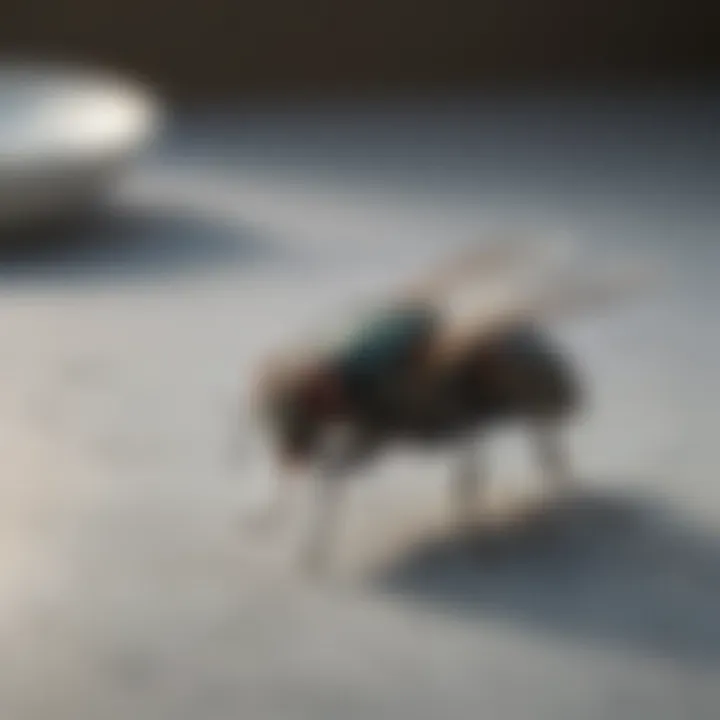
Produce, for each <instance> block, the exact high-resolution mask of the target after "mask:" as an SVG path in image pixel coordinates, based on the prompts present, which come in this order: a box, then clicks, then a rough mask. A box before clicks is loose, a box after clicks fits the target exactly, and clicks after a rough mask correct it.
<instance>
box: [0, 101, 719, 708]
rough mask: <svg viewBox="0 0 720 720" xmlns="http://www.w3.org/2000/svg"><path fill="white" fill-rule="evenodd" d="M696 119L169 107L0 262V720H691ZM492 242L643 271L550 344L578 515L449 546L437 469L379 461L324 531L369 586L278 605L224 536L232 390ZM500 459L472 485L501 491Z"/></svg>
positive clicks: (706, 358)
mask: <svg viewBox="0 0 720 720" xmlns="http://www.w3.org/2000/svg"><path fill="white" fill-rule="evenodd" d="M719 116H720V106H719V105H718V104H717V103H716V102H715V101H713V100H710V99H708V98H707V97H698V96H695V97H677V98H674V99H659V98H655V99H652V100H646V101H641V100H637V101H633V102H630V101H624V102H617V101H610V100H599V99H598V100H594V101H585V102H582V103H580V102H571V101H568V100H557V101H540V100H524V101H519V100H510V99H507V100H505V101H503V102H495V103H483V102H481V101H473V102H465V103H458V104H457V105H449V106H448V107H446V108H438V107H435V108H432V107H429V106H428V107H422V106H417V107H409V106H406V107H402V108H401V107H395V108H384V109H382V108H376V109H367V108H365V109H363V108H352V107H347V106H346V107H344V108H324V109H322V108H316V109H314V110H309V109H305V110H298V111H296V112H294V113H293V112H289V111H275V112H270V111H266V112H260V111H248V112H246V113H244V114H242V115H237V116H233V115H232V114H227V113H220V112H217V113H188V114H187V115H186V116H184V117H181V118H179V119H178V121H177V123H176V126H175V128H174V130H173V132H172V133H171V135H170V136H169V137H168V139H167V142H166V143H165V144H164V146H163V147H161V148H160V149H159V150H158V152H157V153H156V155H155V156H154V157H153V158H150V159H148V161H147V162H146V163H145V165H144V167H142V168H141V169H140V170H139V171H138V172H137V174H136V176H135V177H134V178H133V179H132V180H131V181H130V182H129V183H128V186H127V187H126V188H125V189H124V191H123V194H122V197H121V198H119V200H118V209H117V210H116V211H115V212H114V214H113V216H112V217H110V218H108V219H104V220H102V221H100V220H99V221H97V223H95V224H92V225H89V226H87V227H86V228H84V229H83V230H82V231H80V232H74V233H71V236H70V237H63V238H61V240H62V241H61V242H58V243H56V244H54V245H52V246H49V247H48V246H44V247H43V248H42V249H40V248H35V249H34V250H33V251H27V250H25V251H23V250H22V249H21V248H15V249H12V250H8V251H6V252H5V253H4V256H3V258H2V264H0V277H1V278H2V285H0V288H1V289H2V294H1V295H0V333H1V335H2V343H0V370H1V371H2V372H1V373H0V378H2V394H3V400H4V405H3V413H2V417H3V428H4V429H3V432H2V436H3V442H4V452H3V457H4V462H5V469H4V472H3V480H2V483H0V492H1V493H2V502H0V508H1V510H0V512H1V513H2V522H1V523H0V528H1V530H2V533H3V539H4V542H3V543H2V548H3V549H2V554H1V555H0V562H1V567H2V572H1V573H0V576H1V577H2V584H1V588H2V596H0V609H1V611H2V614H1V615H0V633H1V635H0V637H1V639H2V642H1V643H0V657H1V658H2V668H3V672H2V673H0V711H1V714H2V716H3V717H6V718H9V719H12V720H16V719H17V720H20V719H21V718H22V719H25V718H27V719H28V720H45V718H47V719H48V720H49V719H50V718H52V720H61V719H62V718H68V720H70V719H72V720H81V719H83V718H87V719H88V720H90V719H95V718H103V720H109V719H111V718H118V719H120V718H122V719H123V720H125V719H126V718H128V717H135V718H138V719H142V718H153V720H156V719H158V718H168V719H170V718H172V719H173V720H180V719H181V718H188V720H189V719H195V718H200V717H204V718H207V719H208V720H213V719H215V718H217V719H223V720H224V719H225V718H237V717H248V718H253V719H257V720H262V719H264V718H267V719H268V720H270V719H272V720H276V719H280V718H290V717H292V718H309V719H312V720H322V719H324V718H327V719H328V720H331V719H333V720H334V719H335V718H367V717H370V716H372V717H374V718H437V717H440V716H445V717H448V718H466V717H468V716H469V715H470V714H473V715H474V714H478V713H481V714H484V715H488V716H490V717H508V718H514V719H517V720H523V719H526V718H527V719H528V720H530V719H531V718H532V719H533V720H538V719H547V720H564V719H567V720H577V719H578V718H597V719H598V720H600V719H601V718H609V717H633V718H635V719H636V720H641V719H643V718H648V719H649V718H653V720H657V718H668V719H669V718H677V717H681V716H682V715H686V716H688V717H693V718H696V719H698V720H699V719H700V718H708V719H709V718H716V717H717V712H718V711H717V708H718V706H719V705H720V689H718V683H717V680H718V678H719V677H720V618H719V616H718V614H717V608H718V607H720V570H718V568H719V567H720V511H718V510H717V508H718V507H720V503H719V502H718V501H719V500H720V484H718V482H717V460H716V452H715V442H716V440H715V435H716V428H717V427H718V422H719V421H720V409H719V408H718V407H717V404H716V403H717V400H718V381H717V377H716V369H717V367H718V366H719V363H720V336H719V335H718V333H717V331H716V330H715V327H716V320H715V319H714V311H715V307H716V306H717V302H718V299H719V298H720V290H718V289H717V283H716V281H717V279H718V278H717V274H718V267H719V266H718V261H719V260H720V257H718V255H719V254H720V250H719V249H718V244H717V235H718V230H719V229H720V214H719V213H718V210H717V204H716V195H717V189H718V181H719V180H720V177H718V168H717V163H716V162H715V158H716V157H717V152H718V150H719V149H720V148H718V139H717V132H716V128H717V121H718V119H719ZM503 220H508V221H511V222H515V223H516V222H522V223H525V225H526V227H530V228H533V227H537V228H538V230H539V231H540V232H543V233H552V232H553V231H555V230H557V229H560V230H564V231H570V232H572V233H575V234H577V235H578V236H579V237H580V238H581V240H582V241H583V242H585V243H587V252H588V253H589V255H588V257H589V258H590V259H591V260H590V261H591V262H594V261H595V259H596V258H597V259H601V257H602V254H603V252H605V251H606V250H608V249H611V250H618V249H626V250H628V251H631V252H634V253H636V254H637V253H648V254H649V256H651V257H652V256H656V257H659V258H662V259H663V260H664V262H665V264H666V265H668V266H669V267H670V269H671V272H672V283H671V287H669V288H667V289H666V290H664V291H663V293H662V294H661V295H660V296H658V297H655V298H653V299H652V300H649V301H647V302H645V303H641V304H640V305H638V306H635V307H633V308H629V309H628V310H627V311H624V310H623V311H621V312H619V313H615V314H611V315H610V316H609V317H608V318H607V319H601V320H598V321H593V320H591V321H590V322H585V323H582V324H581V325H579V326H577V327H575V326H573V327H569V328H566V329H564V331H563V332H562V333H561V336H562V337H563V338H564V339H565V341H566V343H567V344H568V346H569V347H570V349H571V350H572V351H574V352H575V353H576V354H577V355H578V357H579V358H581V367H582V368H583V369H584V370H585V372H586V373H587V374H588V376H589V378H590V379H591V380H592V384H591V391H592V399H593V406H592V412H591V413H590V414H589V415H588V417H587V421H586V422H585V423H584V424H583V425H582V426H581V427H579V428H578V431H577V433H576V438H575V455H576V461H577V472H578V475H579V479H580V481H581V482H583V483H586V484H587V485H588V486H589V487H592V488H593V492H594V493H595V494H596V495H598V496H599V497H601V498H605V499H604V500H602V501H600V500H598V501H596V502H595V504H594V505H593V504H592V503H590V505H589V507H588V508H585V509H579V511H578V513H577V514H576V515H575V516H572V517H570V518H560V519H558V520H557V521H555V522H550V523H549V526H548V525H547V524H545V525H541V526H539V527H536V526H532V527H531V528H529V529H527V530H526V531H524V530H522V529H518V530H516V531H515V532H511V533H510V534H509V535H507V536H505V537H500V538H498V537H494V538H490V539H489V540H487V539H486V540H485V541H483V539H482V538H478V541H477V544H476V545H475V546H472V547H470V548H460V547H456V546H454V545H453V543H452V542H451V541H450V540H447V539H443V537H442V531H438V530H437V528H438V527H439V526H442V518H443V516H444V515H445V514H446V512H447V510H448V508H447V507H446V498H445V494H444V492H445V479H446V474H447V463H446V462H445V461H444V459H443V458H442V457H431V458H420V457H409V458H404V457H403V458H396V459H393V460H392V461H391V462H389V463H388V464H387V465H383V466H382V467H380V468H378V470H377V472H376V473H375V474H374V475H373V476H372V477H371V478H368V480H369V481H368V482H366V483H362V482H361V483H358V484H357V486H356V487H355V489H354V491H353V497H352V498H351V515H353V516H354V517H355V521H354V522H353V523H351V525H353V527H348V529H347V530H348V532H347V533H346V534H347V535H348V536H350V535H353V533H354V539H353V537H348V540H347V547H348V548H353V549H352V550H351V551H349V552H351V553H355V552H356V551H358V549H359V554H362V552H364V551H365V550H367V548H366V547H364V546H363V543H364V542H365V539H366V538H367V537H368V535H367V534H363V532H362V530H363V523H367V522H368V519H370V518H372V521H373V527H372V533H371V535H372V538H373V541H374V543H373V550H372V552H374V553H379V556H380V557H381V559H382V565H383V570H382V572H380V571H378V572H377V573H375V575H374V576H373V577H372V580H374V582H370V581H369V580H368V581H367V582H359V583H356V584H350V585H342V584H341V585H339V586H336V587H332V588H324V589H323V588H312V587H308V586H306V585H305V584H304V583H302V582H300V581H299V580H298V579H297V578H294V576H293V574H292V573H291V572H290V571H289V570H287V567H286V565H285V564H283V562H278V561H277V557H276V554H275V553H274V552H270V551H269V550H268V548H267V547H265V546H264V545H263V543H262V542H253V543H251V542H250V541H249V539H248V538H247V537H246V536H245V534H244V533H243V532H242V528H241V527H240V525H239V520H240V517H241V514H240V513H241V510H242V503H243V501H244V498H247V496H248V493H249V492H250V490H252V489H253V488H254V487H255V486H256V485H257V484H258V483H260V482H261V474H260V469H258V470H257V472H255V470H248V469H245V470H242V469H241V470H239V471H233V470H231V469H229V468H228V452H227V451H228V448H227V443H228V440H229V435H230V433H231V432H232V430H233V423H234V422H235V421H236V415H237V403H238V401H239V398H240V396H241V395H242V393H243V392H244V390H245V384H246V381H247V375H246V373H247V371H248V370H249V368H250V367H251V366H252V364H253V363H254V362H255V361H256V360H257V356H258V353H260V352H262V351H264V350H265V349H266V347H267V346H268V344H272V343H275V342H277V341H278V340H282V339H283V337H284V335H285V333H286V332H288V331H290V332H292V333H298V332H301V330H302V328H303V326H304V325H307V324H308V323H311V322H312V321H313V320H314V319H315V318H317V317H320V318H322V316H323V314H327V313H328V312H329V311H331V310H332V309H334V308H335V307H337V306H338V305H339V304H341V303H343V302H345V301H346V300H347V299H348V298H351V297H352V296H353V294H354V293H356V292H358V293H370V294H372V293H373V292H375V291H377V289H378V288H381V287H389V286H391V285H392V283H393V282H395V281H396V280H402V279H404V278H405V276H406V273H407V272H408V271H410V270H411V269H414V268H416V267H417V266H418V265H419V264H422V263H424V262H425V260H427V259H430V258H432V257H434V256H435V255H437V254H438V253H442V252H443V251H444V250H447V249H448V248H449V247H450V246H451V245H452V244H453V243H458V244H460V243H462V242H465V241H466V240H467V238H468V236H472V235H473V234H474V233H476V232H478V230H481V229H482V228H483V227H484V226H488V225H492V224H493V223H499V222H502V221H503ZM507 455H508V457H507V458H505V459H504V460H503V461H502V462H500V460H499V459H498V462H497V467H496V468H495V469H494V472H495V478H496V480H497V482H498V483H499V484H501V485H502V483H503V481H504V480H505V481H508V482H510V481H513V480H514V479H515V478H517V477H519V476H524V475H527V474H528V473H529V472H530V469H529V468H528V466H526V465H525V464H523V463H518V467H512V465H513V463H514V462H515V461H516V459H517V457H516V453H515V450H514V448H513V449H512V451H511V452H508V453H507ZM494 459H495V458H494V454H493V460H494ZM506 460H507V461H508V462H505V461H506ZM656 503H660V505H656ZM663 505H664V507H663ZM551 520H552V519H551ZM426 529H427V531H426ZM431 529H432V531H431ZM438 533H439V534H438ZM413 537H415V538H419V539H417V541H416V542H411V540H412V538H413ZM385 540H386V541H387V542H385ZM468 549H469V550H470V552H467V550H468Z"/></svg>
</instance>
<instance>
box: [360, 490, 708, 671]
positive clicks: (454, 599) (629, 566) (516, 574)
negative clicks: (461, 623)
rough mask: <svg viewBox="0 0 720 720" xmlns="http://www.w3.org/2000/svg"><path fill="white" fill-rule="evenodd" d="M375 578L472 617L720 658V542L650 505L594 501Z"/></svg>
mask: <svg viewBox="0 0 720 720" xmlns="http://www.w3.org/2000/svg"><path fill="white" fill-rule="evenodd" d="M374 581H375V582H376V583H377V585H378V586H379V587H380V588H382V589H383V590H385V591H388V592H390V593H391V594H397V595H399V596H401V597H403V598H407V599H411V600H414V601H419V602H421V603H424V604H427V606H428V607H431V608H434V609H435V610H440V611H444V612H447V613H451V614H454V615H458V616H462V617H464V618H467V619H473V618H480V617H483V618H487V617H492V616H495V617H497V618H501V619H503V620H505V621H510V622H516V623H519V624H524V625H529V626H534V627H536V628H537V629H539V630H542V631H550V632H552V633H557V634H560V635H565V636H569V637H571V638H573V639H575V640H577V641H581V642H583V643H584V644H588V643H593V642H598V643H605V644H607V643H611V644H616V645H622V646H626V647H628V646H629V647H631V649H633V650H635V651H637V652H640V653H643V654H646V655H655V656H665V657H672V658H674V659H676V660H678V659H679V660H684V661H687V662H700V663H713V664H715V663H718V662H719V661H720V613H718V608H720V537H719V536H714V535H712V534H709V533H706V532H703V531H702V530H700V529H698V528H696V527H694V526H693V525H692V524H691V523H689V522H683V521H681V520H680V519H679V518H678V517H674V516H672V515H671V514H669V513H668V512H667V511H666V510H663V509H662V508H660V507H659V506H658V505H657V503H655V502H653V501H651V500H650V499H648V498H642V497H629V496H620V495H619V496H616V497H612V496H609V495H594V496H587V497H584V498H581V499H578V500H576V501H573V502H571V503H567V504H562V505H557V506H549V507H544V508H542V509H541V510H539V511H537V512H535V513H532V514H530V515H529V516H527V517H523V518H517V519H516V520H515V521H514V522H510V523H506V524H503V525H502V527H499V528H498V527H495V528H492V529H490V528H485V529H478V530H477V531H474V532H473V533H472V534H471V535H470V536H467V535H466V536H464V537H462V538H461V537H460V536H450V535H448V534H446V535H443V536H440V537H435V538H433V539H430V540H425V541H421V542H419V543H417V544H415V545H414V546H413V547H411V548H410V549H409V550H407V551H405V552H404V553H403V554H402V555H401V556H400V557H396V558H395V559H394V560H392V561H391V562H390V564H389V565H388V566H386V567H385V568H384V569H383V570H382V571H380V572H378V573H377V575H376V576H375V578H374Z"/></svg>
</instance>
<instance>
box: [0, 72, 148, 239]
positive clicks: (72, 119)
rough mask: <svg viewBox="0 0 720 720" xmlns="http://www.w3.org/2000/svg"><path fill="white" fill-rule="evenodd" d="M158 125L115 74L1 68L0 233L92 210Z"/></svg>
mask: <svg viewBox="0 0 720 720" xmlns="http://www.w3.org/2000/svg"><path fill="white" fill-rule="evenodd" d="M158 121H159V107H158V104H157V103H156V101H155V100H154V99H153V98H152V97H151V95H150V94H149V93H148V92H147V91H146V90H145V89H144V88H142V87H140V86H138V85H136V84H133V83H131V82H128V81H127V80H124V79H122V78H118V77H116V76H114V75H110V74H106V73H101V72H97V71H93V70H88V69H78V68H68V67H63V66H55V65H51V66H47V65H30V64H26V65H17V64H15V65H4V66H2V65H0V229H3V228H8V227H13V228H14V227H17V226H25V225H32V224H35V223H36V222H41V221H47V220H48V219H52V218H54V217H60V216H67V215H72V214H73V213H75V212H82V211H84V210H87V209H90V208H92V206H93V205H94V204H95V203H97V202H98V201H99V200H100V199H102V198H103V197H104V196H105V194H106V193H107V192H108V190H110V189H111V188H112V185H113V183H114V182H116V180H117V179H118V174H119V173H120V172H121V171H122V170H123V169H124V168H125V167H126V165H127V164H128V162H129V161H130V160H132V159H133V158H134V157H135V155H136V154H137V153H138V152H139V151H140V150H141V149H142V148H143V147H144V146H145V144H146V143H147V142H148V141H150V140H151V139H152V137H153V136H154V134H155V131H156V129H157V127H158Z"/></svg>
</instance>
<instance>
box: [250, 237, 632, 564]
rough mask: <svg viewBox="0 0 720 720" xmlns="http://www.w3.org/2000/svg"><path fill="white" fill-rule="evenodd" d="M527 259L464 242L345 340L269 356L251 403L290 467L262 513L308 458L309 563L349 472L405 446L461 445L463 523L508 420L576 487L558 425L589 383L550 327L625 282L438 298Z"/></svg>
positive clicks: (328, 528) (325, 546)
mask: <svg viewBox="0 0 720 720" xmlns="http://www.w3.org/2000/svg"><path fill="white" fill-rule="evenodd" d="M518 259H519V254H518V252H517V248H514V247H510V246H503V245H500V246H498V247H494V248H484V249H481V250H475V251H473V252H470V253H466V254H464V255H463V256H461V257H460V258H456V259H455V260H453V261H451V262H450V263H448V264H447V265H446V266H444V267H443V268H441V269H440V270H438V271H435V272H434V273H431V274H430V275H428V276H427V277H425V278H422V279H421V280H420V281H418V282H415V283H413V284H412V285H411V286H410V287H409V288H404V289H403V290H401V291H400V292H399V293H398V294H397V297H395V298H393V299H391V300H389V301H388V302H387V303H386V304H385V305H384V306H383V307H382V308H381V309H380V310H378V311H377V312H376V313H374V314H371V315H370V319H369V320H368V321H366V322H358V323H357V324H356V326H355V328H354V331H353V332H350V333H349V335H348V337H347V338H346V339H345V340H344V341H343V342H340V343H339V344H338V345H337V346H335V347H333V348H331V349H317V348H314V349H313V351H311V352H310V353H309V354H307V355H305V354H304V353H303V352H302V350H297V351H295V352H294V351H293V350H292V349H291V351H290V352H289V353H287V354H286V355H285V356H284V357H275V358H271V359H269V360H268V361H267V362H266V363H265V364H264V365H263V367H262V369H261V373H260V378H259V380H258V383H257V390H258V392H257V396H256V401H257V405H256V408H257V410H258V411H259V412H260V414H261V416H262V418H263V422H264V427H265V430H266V433H267V436H268V437H269V439H270V441H271V445H272V449H273V452H274V455H275V457H276V459H277V461H278V466H279V468H280V470H281V481H280V486H279V488H278V489H279V492H278V495H277V496H276V498H275V502H274V504H273V505H272V506H271V507H270V508H268V511H267V515H266V518H270V517H275V518H277V517H280V516H282V511H281V508H284V507H286V504H284V499H285V498H286V497H287V496H288V493H287V492H286V489H287V486H288V482H291V481H290V480H289V478H291V477H292V475H293V474H294V473H296V472H298V471H299V470H302V469H308V468H309V469H311V470H312V472H313V473H314V475H315V481H316V483H317V490H318V492H317V496H316V501H315V505H314V510H315V517H314V520H313V522H312V523H311V525H310V530H309V533H308V534H307V537H306V538H305V541H304V544H303V557H304V560H305V562H307V563H308V565H309V566H310V567H313V568H320V567H323V565H324V564H325V563H326V562H327V560H328V557H329V553H330V551H331V549H332V547H333V544H334V537H335V529H336V526H337V523H338V520H339V515H340V505H341V502H340V501H341V498H342V495H343V491H344V488H345V486H346V483H345V481H344V480H345V478H346V477H347V476H348V474H349V473H350V471H351V470H358V469H362V468H366V467H367V466H368V465H369V463H370V462H371V461H372V460H373V459H376V458H377V457H378V456H379V455H380V454H381V452H383V451H385V450H388V449H391V448H392V447H394V446H398V445H400V444H417V445H421V446H428V445H442V446H449V447H452V448H456V449H457V452H458V454H459V457H460V463H459V465H458V468H457V470H456V472H455V474H454V475H453V478H452V482H451V488H452V495H453V498H454V502H455V505H456V507H457V513H458V520H459V521H461V522H463V523H465V522H466V521H467V520H469V517H470V510H471V508H472V507H473V505H474V503H475V500H476V497H477V496H478V495H479V494H480V491H481V489H482V488H483V486H484V485H485V483H486V480H487V478H486V477H485V474H484V473H483V472H482V471H481V469H480V468H481V464H479V463H477V462H476V459H477V453H476V450H477V444H478V442H480V441H482V439H483V438H484V437H485V436H486V435H487V432H488V431H489V430H491V429H493V428H495V427H498V426H501V425H503V424H508V423H521V424H522V425H523V426H524V427H526V428H527V429H528V431H529V433H530V435H531V437H532V439H533V441H534V446H535V449H536V451H537V459H538V463H539V467H540V468H541V470H542V475H543V478H544V480H545V482H547V483H549V484H550V485H551V486H552V487H553V488H554V489H555V490H556V491H558V492H568V491H570V490H571V488H572V486H573V481H572V475H571V472H570V468H569V463H568V459H567V456H566V452H565V449H564V445H563V430H564V428H565V427H566V425H567V423H568V422H569V421H571V420H572V418H573V417H574V415H575V414H576V413H577V412H578V411H579V410H580V409H581V408H582V406H583V399H584V398H583V391H582V389H581V383H580V380H579V377H578V375H577V372H576V369H575V368H574V367H573V366H572V365H571V363H570V362H569V361H568V359H567V358H566V356H565V355H564V354H563V353H562V352H561V351H560V350H559V348H558V347H557V346H556V344H555V341H554V340H553V338H552V336H551V334H550V332H549V330H548V329H547V326H548V325H549V323H550V321H552V320H555V319H559V318H561V317H563V316H564V315H567V314H568V312H570V314H575V313H578V312H580V311H581V310H582V309H587V308H589V307H595V306H597V305H598V303H599V302H602V301H604V300H607V299H616V298H617V297H618V296H619V295H620V291H621V290H622V289H623V284H622V283H621V284H620V285H618V284H617V283H615V284H613V283H607V282H606V283H595V284H593V283H592V282H590V281H588V280H585V281H583V282H582V283H580V282H575V284H574V285H573V284H572V283H570V284H567V283H565V284H564V285H560V284H557V283H556V284H554V285H553V286H552V287H550V288H549V289H548V288H546V289H545V290H544V291H542V292H536V293H535V294H534V295H533V294H532V293H531V294H530V295H528V296H526V297H524V298H521V299H520V298H518V297H515V298H514V299H513V300H512V301H510V300H506V301H505V303H500V304H499V305H497V304H496V305H495V306H493V307H492V308H491V309H489V308H488V306H487V304H485V305H481V306H476V307H475V308H474V311H473V312H470V313H469V314H467V315H466V317H465V318H464V319H461V320H459V319H458V318H453V317H452V313H448V312H447V311H444V310H443V308H445V305H444V302H445V300H446V298H447V295H448V294H451V293H452V291H454V290H456V289H457V288H458V286H459V285H461V284H462V283H463V282H464V283H468V282H469V281H470V280H472V281H473V283H474V285H476V286H477V285H478V284H482V283H485V284H487V283H489V282H490V280H492V279H493V278H496V277H497V276H498V274H499V273H501V271H504V270H507V269H508V267H511V266H514V265H517V261H518ZM631 285H632V283H631ZM305 349H307V348H305ZM282 478H284V479H282Z"/></svg>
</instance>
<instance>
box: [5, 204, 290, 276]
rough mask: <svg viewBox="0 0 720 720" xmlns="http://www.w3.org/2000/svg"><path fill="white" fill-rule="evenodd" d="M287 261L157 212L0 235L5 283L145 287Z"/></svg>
mask: <svg viewBox="0 0 720 720" xmlns="http://www.w3.org/2000/svg"><path fill="white" fill-rule="evenodd" d="M287 256H289V250H288V249H287V248H283V247H281V245H280V244H279V243H278V242H277V241H275V239H274V238H271V237H268V236H265V235H264V234H262V233H260V232H259V231H258V230H257V229H256V228H252V227H250V226H245V227H244V226H242V225H240V226H238V224H237V223H232V224H229V223H226V222H223V221H222V220H220V219H215V218H209V217H205V216H197V215H194V214H193V213H191V212H183V211H176V210H166V209H163V208H157V209H155V208H124V209H115V208H110V209H107V210H103V211H98V212H95V213H93V214H88V215H85V216H83V217H81V218H73V219H66V220H60V221H56V222H54V223H53V224H52V225H49V224H45V225H42V226H39V227H35V228H33V229H32V230H25V231H14V232H12V231H9V230H8V231H4V232H2V233H0V279H2V280H3V281H4V282H12V281H29V280H34V281H38V280H39V281H42V280H45V281H57V280H77V281H82V280H85V281H92V280H101V281H103V282H104V281H111V280H113V279H129V278H150V279H152V278H156V277H162V276H172V275H178V274H190V273H196V272H204V271H207V270H221V269H231V268H239V267H247V266H256V265H258V264H267V263H275V262H279V261H281V260H282V259H283V257H287Z"/></svg>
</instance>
